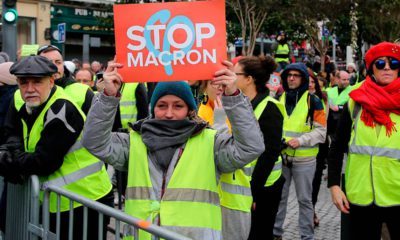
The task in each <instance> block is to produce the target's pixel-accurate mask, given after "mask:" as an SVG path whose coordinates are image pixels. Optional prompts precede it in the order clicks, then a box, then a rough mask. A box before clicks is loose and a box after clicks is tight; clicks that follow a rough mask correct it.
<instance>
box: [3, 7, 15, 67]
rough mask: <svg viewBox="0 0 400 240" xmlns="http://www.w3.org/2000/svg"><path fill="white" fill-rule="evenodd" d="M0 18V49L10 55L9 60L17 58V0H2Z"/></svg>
mask: <svg viewBox="0 0 400 240" xmlns="http://www.w3.org/2000/svg"><path fill="white" fill-rule="evenodd" d="M2 4H3V9H2V15H3V16H2V19H1V23H2V25H1V31H2V34H1V38H2V44H1V50H2V51H3V52H6V53H7V54H8V56H10V60H11V61H16V60H17V24H16V22H17V20H18V12H17V0H2Z"/></svg>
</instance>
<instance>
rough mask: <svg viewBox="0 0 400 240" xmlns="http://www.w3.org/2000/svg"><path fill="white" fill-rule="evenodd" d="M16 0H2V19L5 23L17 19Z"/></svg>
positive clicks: (13, 21)
mask: <svg viewBox="0 0 400 240" xmlns="http://www.w3.org/2000/svg"><path fill="white" fill-rule="evenodd" d="M16 5H17V0H4V7H5V9H4V11H3V19H4V21H5V22H6V23H10V24H12V23H15V22H16V21H17V19H18V12H17V9H16V8H17V6H16Z"/></svg>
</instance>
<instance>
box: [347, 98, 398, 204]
mask: <svg viewBox="0 0 400 240" xmlns="http://www.w3.org/2000/svg"><path fill="white" fill-rule="evenodd" d="M354 109H355V107H354V101H353V100H352V99H350V100H349V110H350V113H352V114H354V115H355V113H354V111H355V110H354ZM362 111H363V110H362V108H361V110H360V111H359V112H358V113H357V115H356V116H355V117H356V118H355V120H354V122H353V128H352V133H351V138H350V146H349V156H348V159H347V164H346V173H345V177H346V181H345V184H346V195H347V198H348V199H349V201H350V202H351V203H352V204H355V205H360V206H367V205H370V204H371V203H374V204H376V205H377V206H381V207H390V206H399V205H400V191H397V190H394V189H398V188H399V187H400V174H399V172H400V161H399V159H400V147H399V142H400V134H399V132H396V131H393V133H392V135H391V136H390V137H388V136H387V135H386V129H385V126H383V125H377V126H375V127H368V126H366V125H365V123H364V122H363V121H362V120H361V119H360V116H361V114H362ZM390 118H391V119H392V121H393V122H397V123H398V122H400V116H399V115H396V114H394V113H391V114H390ZM376 127H380V131H379V133H377V130H376Z"/></svg>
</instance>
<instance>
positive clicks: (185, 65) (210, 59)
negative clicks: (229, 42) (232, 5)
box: [114, 0, 227, 82]
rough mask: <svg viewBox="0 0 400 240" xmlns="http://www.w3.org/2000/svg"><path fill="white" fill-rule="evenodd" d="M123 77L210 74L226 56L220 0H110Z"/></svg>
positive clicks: (145, 78) (175, 77)
mask: <svg viewBox="0 0 400 240" xmlns="http://www.w3.org/2000/svg"><path fill="white" fill-rule="evenodd" d="M114 28H115V44H116V54H117V61H118V62H119V63H122V64H124V67H123V68H121V69H120V70H118V71H119V73H120V74H121V75H122V77H123V78H124V81H126V82H158V81H173V80H202V79H211V78H212V77H213V74H214V72H215V71H216V70H218V69H220V68H221V66H222V64H221V62H222V61H223V60H225V59H226V58H227V56H226V29H225V1H223V0H211V1H198V2H168V3H149V4H117V5H114Z"/></svg>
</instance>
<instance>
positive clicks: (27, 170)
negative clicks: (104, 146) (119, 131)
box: [0, 56, 112, 239]
mask: <svg viewBox="0 0 400 240" xmlns="http://www.w3.org/2000/svg"><path fill="white" fill-rule="evenodd" d="M56 72H57V66H56V65H54V64H53V63H52V62H50V61H49V60H48V59H47V58H45V57H42V56H28V57H26V58H24V59H22V60H21V61H19V62H17V63H15V64H13V65H12V66H11V68H10V73H11V74H14V75H15V76H17V82H18V86H19V91H18V92H16V94H15V97H14V99H15V101H12V104H11V105H10V110H9V112H8V115H7V118H6V122H5V131H6V137H7V138H6V143H5V144H3V145H1V146H0V149H1V151H0V175H2V176H4V177H5V179H6V180H9V181H10V182H14V183H20V182H22V181H23V179H26V178H27V177H28V176H29V175H33V174H35V175H39V177H40V179H41V183H42V185H46V184H53V185H56V186H59V187H62V188H64V189H68V190H69V191H71V192H74V193H76V194H79V195H81V196H83V197H86V198H88V199H92V200H97V201H98V202H100V203H104V204H108V205H110V204H111V203H112V202H110V199H111V201H112V193H111V183H110V181H109V179H108V175H107V172H106V170H105V168H104V164H103V163H102V162H100V161H99V160H98V159H97V158H95V157H94V156H93V155H91V154H90V153H89V152H88V151H87V150H86V149H85V148H83V147H82V146H81V145H80V141H79V140H80V135H81V131H82V129H83V123H84V120H85V115H84V114H83V112H82V111H81V110H80V108H79V107H78V106H76V104H75V103H73V102H72V101H71V100H69V98H68V97H67V96H66V95H65V93H64V91H63V90H62V88H60V87H57V86H55V85H54V74H55V73H56ZM20 101H22V102H23V104H17V103H18V102H20ZM60 140H62V141H60ZM23 141H24V142H23ZM88 167H89V168H88ZM88 169H90V171H88ZM77 176H79V177H77ZM57 202H58V200H57V196H56V195H55V194H51V195H50V213H51V214H50V225H51V226H50V228H51V229H50V230H51V231H52V232H55V229H56V218H57V214H56V212H57ZM69 209H70V201H69V199H67V198H64V197H61V202H60V211H61V218H60V219H61V222H60V227H61V232H60V235H59V236H60V237H61V239H68V225H69ZM83 214H84V209H83V207H82V206H81V204H78V203H76V202H75V203H74V221H73V224H74V236H73V237H72V238H73V239H81V237H82V236H83ZM88 216H89V217H88V228H87V233H88V238H89V239H97V234H98V232H99V230H98V214H97V212H96V211H95V210H90V209H89V210H88ZM108 222H109V218H108V217H104V221H103V233H104V235H103V236H106V234H105V233H106V230H107V227H106V226H107V225H108ZM104 239H105V237H104Z"/></svg>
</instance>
